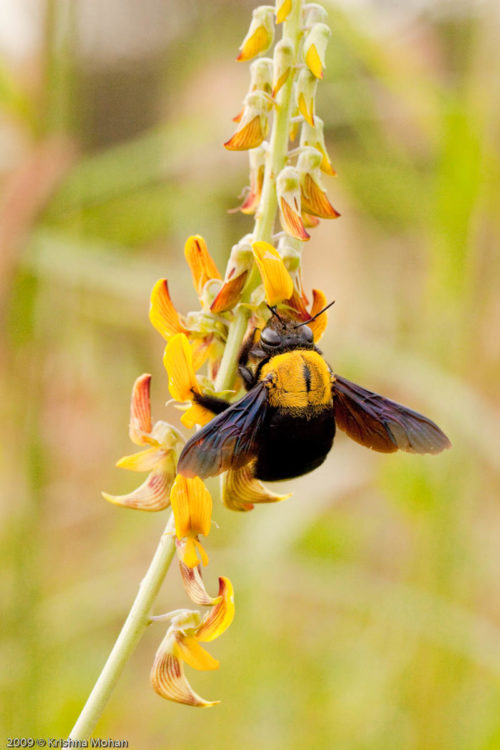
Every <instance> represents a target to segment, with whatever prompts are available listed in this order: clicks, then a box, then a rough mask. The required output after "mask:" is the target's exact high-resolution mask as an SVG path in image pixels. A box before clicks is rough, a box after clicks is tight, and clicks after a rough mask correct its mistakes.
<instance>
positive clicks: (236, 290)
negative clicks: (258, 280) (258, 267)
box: [210, 271, 248, 313]
mask: <svg viewBox="0 0 500 750" xmlns="http://www.w3.org/2000/svg"><path fill="white" fill-rule="evenodd" d="M247 277H248V271H243V273H240V275H239V276H236V277H235V278H233V279H230V280H229V281H225V282H224V284H223V285H222V287H221V288H220V290H219V292H218V294H217V296H216V297H215V299H214V301H213V302H212V304H211V306H210V310H211V311H212V312H213V313H223V312H227V311H228V310H232V309H233V307H234V306H235V305H236V304H237V303H238V302H239V300H240V297H241V293H242V291H243V287H244V286H245V282H246V280H247Z"/></svg>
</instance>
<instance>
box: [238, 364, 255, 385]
mask: <svg viewBox="0 0 500 750" xmlns="http://www.w3.org/2000/svg"><path fill="white" fill-rule="evenodd" d="M238 372H239V374H240V375H241V379H242V380H243V383H244V385H245V388H246V389H247V391H249V390H250V388H253V386H254V385H255V376H254V374H253V372H252V371H251V370H249V369H248V367H243V365H240V366H239V367H238Z"/></svg>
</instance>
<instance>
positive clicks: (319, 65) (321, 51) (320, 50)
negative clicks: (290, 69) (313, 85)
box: [304, 23, 331, 78]
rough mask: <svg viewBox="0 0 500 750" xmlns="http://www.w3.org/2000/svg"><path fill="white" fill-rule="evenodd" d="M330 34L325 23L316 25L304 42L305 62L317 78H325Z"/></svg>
mask: <svg viewBox="0 0 500 750" xmlns="http://www.w3.org/2000/svg"><path fill="white" fill-rule="evenodd" d="M330 33H331V32H330V29H329V28H328V26H327V25H326V24H325V23H315V24H314V26H313V27H312V28H311V30H310V32H309V33H308V35H307V36H306V38H305V40H304V61H305V63H306V65H307V67H308V68H309V70H310V71H311V73H312V74H313V75H314V76H316V78H323V71H324V69H325V54H326V47H327V45H328V39H329V37H330Z"/></svg>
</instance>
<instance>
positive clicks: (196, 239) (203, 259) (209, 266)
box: [184, 234, 221, 296]
mask: <svg viewBox="0 0 500 750" xmlns="http://www.w3.org/2000/svg"><path fill="white" fill-rule="evenodd" d="M184 255H185V256H186V260H187V263H188V266H189V268H190V269H191V273H192V275H193V285H194V288H195V289H196V292H197V294H198V296H200V295H201V293H202V292H203V287H204V286H205V284H206V283H207V281H210V279H220V278H221V275H220V273H219V270H218V268H217V266H216V265H215V262H214V260H213V258H212V256H211V255H210V253H209V252H208V248H207V243H206V242H205V240H204V239H203V237H201V235H199V234H195V235H193V236H191V237H188V239H187V240H186V245H185V247H184Z"/></svg>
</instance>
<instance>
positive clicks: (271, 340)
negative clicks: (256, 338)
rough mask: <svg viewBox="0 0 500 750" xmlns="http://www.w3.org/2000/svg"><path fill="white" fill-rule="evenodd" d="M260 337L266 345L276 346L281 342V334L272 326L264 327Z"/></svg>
mask: <svg viewBox="0 0 500 750" xmlns="http://www.w3.org/2000/svg"><path fill="white" fill-rule="evenodd" d="M260 338H261V340H262V341H263V342H264V344H267V345H268V346H278V345H279V344H280V343H281V336H280V335H279V333H277V332H276V331H275V330H274V328H264V330H263V331H262V334H261V337H260Z"/></svg>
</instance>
